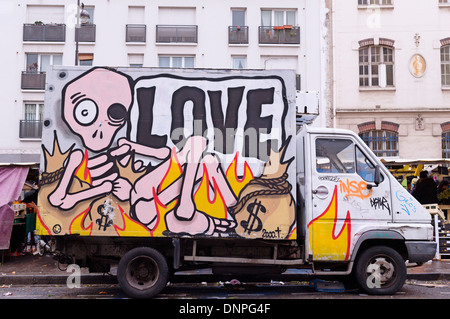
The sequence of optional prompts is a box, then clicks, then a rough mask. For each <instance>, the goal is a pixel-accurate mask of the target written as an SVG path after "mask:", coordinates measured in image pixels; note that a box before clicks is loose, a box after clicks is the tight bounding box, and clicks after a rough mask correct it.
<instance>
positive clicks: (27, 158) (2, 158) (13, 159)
mask: <svg viewBox="0 0 450 319" xmlns="http://www.w3.org/2000/svg"><path fill="white" fill-rule="evenodd" d="M40 160H41V155H40V154H0V166H33V165H38V164H39V162H40Z"/></svg>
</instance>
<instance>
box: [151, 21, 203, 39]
mask: <svg viewBox="0 0 450 319" xmlns="http://www.w3.org/2000/svg"><path fill="white" fill-rule="evenodd" d="M197 41H198V26H196V25H157V26H156V42H157V43H197Z"/></svg>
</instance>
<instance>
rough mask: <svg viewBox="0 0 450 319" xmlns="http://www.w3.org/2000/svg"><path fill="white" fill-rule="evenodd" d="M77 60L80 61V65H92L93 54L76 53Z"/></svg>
mask: <svg viewBox="0 0 450 319" xmlns="http://www.w3.org/2000/svg"><path fill="white" fill-rule="evenodd" d="M78 60H79V61H80V62H79V63H80V65H85V66H92V65H93V62H94V54H92V53H80V54H78Z"/></svg>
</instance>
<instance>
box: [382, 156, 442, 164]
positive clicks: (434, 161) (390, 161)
mask: <svg viewBox="0 0 450 319" xmlns="http://www.w3.org/2000/svg"><path fill="white" fill-rule="evenodd" d="M381 162H382V163H383V164H384V165H413V166H414V165H449V164H450V159H449V158H424V159H381Z"/></svg>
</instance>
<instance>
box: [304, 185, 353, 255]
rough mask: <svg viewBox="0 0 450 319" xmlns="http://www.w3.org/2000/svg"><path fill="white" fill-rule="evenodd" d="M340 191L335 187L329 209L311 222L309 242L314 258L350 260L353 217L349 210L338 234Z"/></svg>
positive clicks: (309, 225)
mask: <svg viewBox="0 0 450 319" xmlns="http://www.w3.org/2000/svg"><path fill="white" fill-rule="evenodd" d="M337 194H338V192H337V186H336V187H335V189H334V193H333V198H332V199H331V202H330V204H329V205H328V207H327V209H325V211H324V212H323V213H322V214H321V215H320V216H319V217H317V218H315V219H313V220H312V221H311V222H310V223H309V224H308V228H309V244H310V247H311V250H312V252H313V257H314V260H330V259H331V260H348V258H349V253H350V240H351V219H350V212H349V211H347V216H346V217H345V222H344V225H343V226H342V229H341V230H340V232H339V233H338V234H337V235H336V224H337V214H338V195H337Z"/></svg>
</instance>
